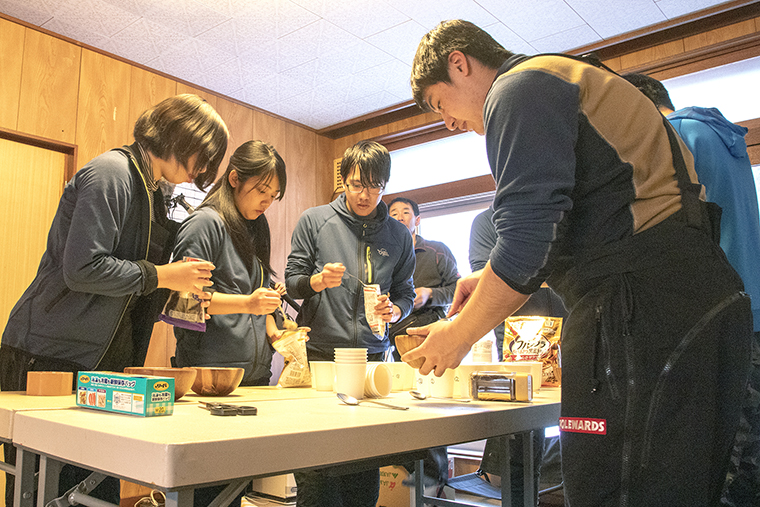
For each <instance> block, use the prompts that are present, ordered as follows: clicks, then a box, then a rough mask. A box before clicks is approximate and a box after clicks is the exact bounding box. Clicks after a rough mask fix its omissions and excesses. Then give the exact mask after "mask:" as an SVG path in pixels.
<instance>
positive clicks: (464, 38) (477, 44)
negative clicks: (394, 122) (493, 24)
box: [411, 19, 513, 111]
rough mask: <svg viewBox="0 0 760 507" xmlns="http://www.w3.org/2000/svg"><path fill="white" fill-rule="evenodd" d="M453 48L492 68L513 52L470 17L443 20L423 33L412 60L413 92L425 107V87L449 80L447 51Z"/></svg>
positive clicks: (426, 109)
mask: <svg viewBox="0 0 760 507" xmlns="http://www.w3.org/2000/svg"><path fill="white" fill-rule="evenodd" d="M454 51H461V52H462V53H464V54H465V55H466V56H470V57H472V58H475V59H476V60H478V61H479V62H480V63H482V64H483V65H486V66H488V67H491V68H493V69H498V68H499V67H501V65H502V64H503V63H504V62H505V61H506V60H507V58H509V57H510V56H512V55H513V53H512V52H510V51H507V50H506V49H504V46H502V45H501V44H499V43H498V42H496V41H495V40H494V38H493V37H491V36H490V35H488V33H486V32H485V31H484V30H483V29H481V28H479V27H477V26H475V25H474V24H472V23H470V22H469V21H464V20H461V19H455V20H451V21H442V22H441V23H440V24H439V25H438V26H436V27H435V28H434V29H432V30H431V31H429V32H428V33H427V34H425V36H424V37H422V40H421V41H420V45H419V46H418V47H417V54H415V55H414V61H413V62H412V77H411V84H412V95H413V96H414V101H415V102H417V105H418V106H420V107H421V108H422V109H423V110H424V111H428V110H429V109H430V108H429V105H428V104H425V99H424V97H423V94H424V93H425V90H426V89H427V88H428V87H429V86H432V85H434V84H436V83H450V82H451V78H450V77H449V55H450V54H451V53H452V52H454Z"/></svg>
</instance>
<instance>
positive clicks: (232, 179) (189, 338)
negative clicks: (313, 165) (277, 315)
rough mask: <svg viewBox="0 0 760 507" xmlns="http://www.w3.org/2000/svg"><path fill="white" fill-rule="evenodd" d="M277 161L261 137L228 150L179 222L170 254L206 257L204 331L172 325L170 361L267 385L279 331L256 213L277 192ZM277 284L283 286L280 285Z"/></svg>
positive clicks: (260, 214)
mask: <svg viewBox="0 0 760 507" xmlns="http://www.w3.org/2000/svg"><path fill="white" fill-rule="evenodd" d="M286 183H287V177H286V174H285V162H283V160H282V158H281V157H280V155H279V154H278V153H277V151H276V150H275V149H274V148H273V147H272V146H271V145H269V144H267V143H265V142H262V141H248V142H246V143H243V144H242V145H241V146H240V147H238V148H237V149H236V150H235V153H233V155H232V157H231V158H230V163H229V166H228V167H227V172H226V173H225V174H224V176H222V177H221V178H219V179H218V180H217V182H216V184H215V185H214V187H213V188H212V189H211V191H210V192H209V193H208V195H207V196H206V198H205V199H204V200H203V203H202V204H201V205H200V206H199V207H198V208H197V209H196V210H195V212H194V213H192V214H191V215H189V216H188V217H187V218H186V219H185V221H184V222H183V223H182V226H181V227H180V230H179V234H178V238H177V246H176V247H175V248H174V258H175V259H181V258H183V257H185V256H187V257H194V258H198V259H206V260H210V261H212V262H213V263H214V266H216V269H215V270H214V273H213V274H212V276H211V282H212V285H211V286H210V287H209V289H208V290H209V292H211V293H212V296H211V301H210V305H209V307H208V309H207V313H208V314H209V315H211V316H212V317H211V319H210V320H209V321H208V322H206V331H205V332H204V331H195V330H190V329H184V328H181V327H176V326H175V328H174V335H175V336H176V337H177V352H176V356H175V358H174V359H175V362H176V365H177V366H180V367H184V366H222V367H233V368H244V369H245V374H244V376H243V380H242V382H241V385H247V386H262V385H269V379H270V377H271V375H272V372H271V366H272V354H273V349H272V346H271V343H270V341H274V340H276V339H277V338H279V336H280V335H281V334H282V331H281V330H279V329H278V328H277V325H276V323H275V319H274V316H273V315H272V313H273V312H274V311H275V310H276V309H277V308H278V307H279V305H280V293H279V292H278V291H277V290H274V289H271V288H270V286H269V284H270V279H271V276H272V274H273V272H272V266H271V264H270V250H271V240H270V234H269V224H268V222H267V218H266V216H265V215H264V212H266V210H267V209H268V208H269V206H271V205H272V203H273V202H274V201H275V200H276V199H277V200H280V199H282V197H283V195H284V194H285V186H286ZM279 285H280V287H279V288H280V290H281V291H284V286H283V285H282V284H279Z"/></svg>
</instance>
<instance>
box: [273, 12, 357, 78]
mask: <svg viewBox="0 0 760 507" xmlns="http://www.w3.org/2000/svg"><path fill="white" fill-rule="evenodd" d="M277 42H278V44H279V47H278V51H279V54H278V56H279V58H280V62H279V64H280V67H279V69H280V70H281V71H282V70H285V69H288V68H290V67H292V66H295V65H296V64H293V63H292V62H295V61H298V60H300V62H299V63H298V65H300V63H304V62H306V61H309V60H313V59H314V58H319V56H320V55H322V54H324V53H328V52H330V51H335V50H338V49H339V48H341V47H345V46H347V45H354V44H356V43H358V42H359V39H358V38H357V37H356V36H355V35H351V34H350V33H348V32H347V31H345V30H343V29H342V28H338V27H337V26H335V25H333V24H332V23H330V22H329V21H326V20H319V21H316V22H314V23H311V24H310V25H306V26H305V27H303V28H301V29H299V30H296V31H295V32H291V33H289V34H287V35H285V36H283V37H280V38H279V39H278V40H277Z"/></svg>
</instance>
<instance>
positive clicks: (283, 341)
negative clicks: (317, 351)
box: [272, 326, 311, 387]
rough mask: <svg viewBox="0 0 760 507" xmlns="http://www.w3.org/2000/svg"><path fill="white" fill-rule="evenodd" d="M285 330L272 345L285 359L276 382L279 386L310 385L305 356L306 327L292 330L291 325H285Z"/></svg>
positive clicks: (307, 361) (309, 374)
mask: <svg viewBox="0 0 760 507" xmlns="http://www.w3.org/2000/svg"><path fill="white" fill-rule="evenodd" d="M286 329H288V330H287V331H285V332H284V333H282V337H281V338H280V339H279V340H277V341H275V342H274V343H273V344H272V346H273V347H274V349H275V350H276V351H277V352H279V353H280V354H282V357H283V358H284V359H285V366H284V367H283V369H282V374H281V375H280V379H279V380H278V382H277V385H278V386H280V387H311V372H310V371H309V360H308V359H307V357H306V342H307V341H308V339H309V335H307V334H306V333H307V330H309V328H308V327H299V328H298V329H296V330H292V328H291V326H286Z"/></svg>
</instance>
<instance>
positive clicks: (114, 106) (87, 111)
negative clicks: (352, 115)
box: [0, 18, 333, 274]
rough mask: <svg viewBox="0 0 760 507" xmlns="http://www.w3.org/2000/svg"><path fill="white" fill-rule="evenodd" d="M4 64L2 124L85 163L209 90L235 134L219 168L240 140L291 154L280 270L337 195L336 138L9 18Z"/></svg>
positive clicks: (275, 233) (277, 236) (0, 31)
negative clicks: (302, 225) (318, 210)
mask: <svg viewBox="0 0 760 507" xmlns="http://www.w3.org/2000/svg"><path fill="white" fill-rule="evenodd" d="M0 65H2V69H3V72H2V73H0V127H2V128H6V129H9V130H14V131H18V132H20V133H22V134H29V135H32V136H38V137H43V138H47V139H51V140H54V141H61V142H64V143H75V144H76V145H77V146H78V167H81V166H82V165H83V164H84V163H86V162H87V161H88V160H90V159H92V158H93V157H95V156H97V155H99V154H100V153H103V152H104V151H107V150H109V149H111V148H114V147H117V146H120V145H122V144H127V143H131V142H132V141H133V139H132V129H133V127H134V122H135V120H136V119H137V117H138V116H139V115H140V114H141V113H142V112H143V111H144V110H145V109H147V108H148V107H150V106H151V105H153V104H156V103H157V102H159V101H161V100H162V99H164V98H166V97H170V96H172V95H175V94H178V93H196V94H198V95H200V96H202V97H203V98H205V99H206V100H207V101H208V102H209V103H210V104H211V105H212V106H214V107H215V108H216V110H217V111H218V112H219V114H220V115H221V117H222V118H223V119H224V121H225V122H226V123H227V126H228V128H229V129H230V134H231V139H230V143H229V148H228V152H227V155H226V157H225V160H224V162H223V164H222V166H221V167H220V173H221V172H222V171H223V170H224V169H225V168H226V166H227V161H228V160H229V156H230V154H231V153H232V152H233V151H234V149H235V148H237V146H239V145H240V144H242V143H243V142H245V141H247V140H250V139H261V140H264V141H267V142H270V143H271V144H272V145H273V146H274V147H275V148H276V149H277V151H278V152H279V153H280V155H281V156H282V157H283V159H284V160H285V163H286V165H287V170H288V175H289V180H290V185H288V188H287V192H286V195H285V198H284V199H283V201H281V202H277V203H276V204H274V205H273V206H272V208H271V216H270V226H271V229H272V238H273V252H272V257H273V263H274V265H275V269H277V271H278V273H279V274H282V272H283V271H284V267H285V259H286V256H287V253H288V252H289V251H290V234H291V232H292V229H293V227H294V225H295V222H296V221H297V219H298V217H299V216H300V214H301V212H303V211H304V210H305V209H306V208H309V207H311V206H315V205H318V204H324V203H326V202H328V200H329V198H330V196H331V195H332V188H331V187H332V174H331V172H330V168H329V167H330V165H329V162H328V161H331V160H332V156H333V148H332V144H333V141H332V140H330V139H327V138H323V137H322V136H318V135H317V134H316V133H315V131H313V130H310V129H307V128H304V127H301V126H298V125H295V124H293V123H289V122H287V121H285V120H283V119H280V118H276V117H274V116H271V115H268V114H266V113H264V112H261V111H259V110H256V109H254V108H251V107H247V106H245V105H243V104H241V103H238V102H236V101H234V100H232V99H228V98H226V97H222V96H219V95H216V94H214V93H212V92H209V91H207V90H203V89H199V88H195V87H193V86H192V85H190V84H188V83H184V82H181V81H178V80H175V79H172V78H170V77H168V76H165V75H162V74H159V73H155V72H151V71H150V70H147V69H145V68H143V67H141V66H138V65H132V64H130V63H129V62H125V61H123V60H121V59H118V58H116V57H112V56H110V55H107V54H103V53H101V52H97V51H94V50H92V49H91V48H88V47H86V46H84V45H82V44H78V43H76V42H74V41H70V40H66V39H63V38H59V37H56V36H54V35H52V34H49V33H46V32H44V31H41V30H37V29H34V28H32V27H30V26H26V25H25V24H24V23H22V22H15V21H13V20H11V19H4V18H0ZM268 215H269V213H268Z"/></svg>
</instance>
